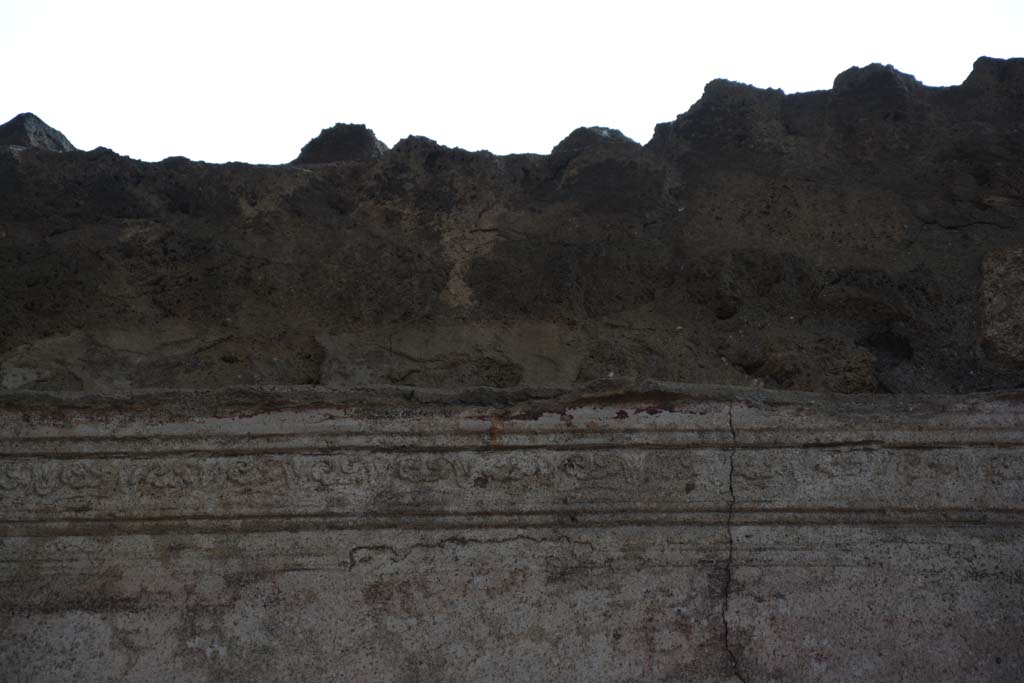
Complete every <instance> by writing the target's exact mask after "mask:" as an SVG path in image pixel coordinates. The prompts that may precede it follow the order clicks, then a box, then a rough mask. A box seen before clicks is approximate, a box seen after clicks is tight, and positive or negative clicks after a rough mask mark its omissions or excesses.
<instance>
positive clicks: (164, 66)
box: [0, 0, 1024, 163]
mask: <svg viewBox="0 0 1024 683" xmlns="http://www.w3.org/2000/svg"><path fill="white" fill-rule="evenodd" d="M981 55H988V56H993V57H1011V56H1024V0H972V1H967V0H962V1H959V2H946V1H943V0H931V1H929V2H917V1H910V2H902V1H900V0H887V1H884V2H878V1H876V0H856V1H852V2H850V1H848V2H841V3H840V2H829V1H827V0H817V1H815V2H803V1H800V2H792V1H782V0H776V1H769V0H764V1H761V2H754V1H748V2H739V1H725V0H720V1H714V0H702V1H701V2H650V1H646V0H630V1H628V2H618V3H611V2H599V1H596V0H591V1H590V2H575V1H572V2H559V1H558V0H545V1H543V2H534V1H532V0H516V1H507V2H486V1H484V0H477V1H476V2H447V1H444V0H434V1H430V0H423V1H421V2H393V1H388V0H364V1H363V2H312V1H307V0H287V1H277V2H262V1H260V0H248V1H246V2H233V1H218V0H202V1H200V2H194V1H192V0H175V1H173V2H165V1H153V0H125V1H119V0H72V1H63V2H62V1H59V0H0V64H3V75H2V79H3V85H2V87H0V122H3V121H6V120H7V119H9V118H10V117H12V116H14V115H16V114H18V113H20V112H22V111H32V112H35V113H36V114H38V115H39V116H40V117H42V118H43V119H44V120H45V121H47V122H48V123H50V124H51V125H53V126H55V127H56V128H59V129H60V130H61V131H62V132H64V134H65V135H67V136H68V138H69V139H70V140H71V142H72V143H74V144H75V145H76V146H77V147H79V148H82V149H91V148H93V147H97V146H104V147H109V148H111V149H113V150H115V151H116V152H119V153H121V154H127V155H129V156H131V157H135V158H138V159H144V160H153V161H155V160H159V159H163V158H165V157H168V156H175V155H180V156H187V157H189V158H192V159H199V160H204V161H211V162H221V161H231V160H236V161H247V162H252V163H283V162H287V161H290V160H292V159H293V158H295V156H296V155H297V154H298V151H299V149H300V148H301V147H302V145H303V144H305V143H306V142H307V141H308V140H309V139H310V138H312V137H313V136H315V135H316V134H317V133H318V132H319V131H320V129H322V128H325V127H327V126H329V125H332V124H334V123H335V122H352V123H365V124H366V125H368V126H369V127H370V128H372V129H373V130H374V131H375V132H376V133H377V136H378V137H379V138H380V139H381V140H383V141H384V142H385V143H387V144H388V145H394V143H395V142H397V141H398V140H399V139H401V138H403V137H405V136H407V135H411V134H416V135H425V136H427V137H430V138H433V139H435V140H437V141H438V142H441V143H442V144H445V145H449V146H452V147H456V146H457V147H463V148H465V149H470V150H476V149H489V150H491V151H493V152H496V153H510V152H547V151H549V150H550V149H551V147H552V146H554V145H555V144H556V143H557V142H558V141H559V140H561V139H562V138H563V137H565V136H566V135H567V134H568V133H569V132H570V131H572V130H573V129H574V128H576V127H578V126H581V125H602V126H609V127H612V128H619V129H621V130H622V131H623V132H624V133H626V134H627V135H629V136H630V137H632V138H634V139H635V140H637V141H639V142H646V141H647V140H649V139H650V137H651V134H652V133H653V130H654V124H656V123H658V122H661V121H670V120H672V119H674V118H675V117H676V115H677V114H679V113H681V112H683V111H685V110H686V109H688V108H689V107H690V105H691V104H693V102H694V101H695V100H697V99H698V98H699V97H700V94H701V92H702V90H703V87H704V84H705V83H706V82H707V81H709V80H711V79H713V78H717V77H724V78H729V79H731V80H737V81H742V82H746V83H752V84H754V85H757V86H761V87H775V88H782V89H783V90H785V91H786V92H799V91H805V90H820V89H824V88H828V87H831V84H832V80H833V79H834V77H835V76H836V74H838V73H839V72H841V71H843V70H845V69H846V68H848V67H850V66H855V65H856V66H863V65H865V64H868V63H871V62H882V63H888V64H893V65H894V66H896V68H898V69H900V70H901V71H905V72H908V73H911V74H914V75H915V76H917V78H918V79H920V80H921V81H923V82H924V83H926V84H928V85H952V84H958V83H960V82H962V81H963V79H964V78H965V77H966V76H967V74H968V73H969V72H970V70H971V65H972V63H973V62H974V60H975V58H977V57H979V56H981Z"/></svg>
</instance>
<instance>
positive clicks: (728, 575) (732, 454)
mask: <svg viewBox="0 0 1024 683" xmlns="http://www.w3.org/2000/svg"><path fill="white" fill-rule="evenodd" d="M732 407H733V404H732V403H730V404H729V432H730V433H731V434H732V446H731V448H729V513H728V517H727V518H726V522H725V528H726V532H727V533H728V534H729V554H728V556H727V557H726V561H725V581H724V582H723V583H724V588H723V590H722V630H723V637H724V640H725V651H726V653H728V655H729V660H730V661H731V662H732V673H733V676H735V677H736V678H737V679H738V680H740V681H742V683H746V680H745V679H744V678H743V676H742V675H740V663H739V660H738V659H737V658H736V653H735V652H734V651H733V649H732V641H731V640H730V637H729V636H730V633H729V598H730V596H731V593H732V559H733V546H734V539H733V527H732V519H733V513H734V512H735V510H736V490H735V489H734V488H733V478H734V474H735V471H736V427H735V425H734V424H733V421H732Z"/></svg>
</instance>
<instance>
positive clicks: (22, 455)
mask: <svg viewBox="0 0 1024 683" xmlns="http://www.w3.org/2000/svg"><path fill="white" fill-rule="evenodd" d="M1021 447H1024V441H1021V442H1015V441H1014V442H1011V441H1007V442H992V441H990V442H945V443H921V442H914V443H871V444H868V443H866V442H860V441H850V442H842V441H836V442H827V443H805V442H799V443H781V442H780V443H770V444H753V443H748V444H744V443H737V444H733V443H731V442H727V441H723V442H720V443H719V442H715V443H680V444H666V443H583V444H539V445H538V444H494V445H486V446H480V445H464V446H463V445H451V446H436V447H435V446H387V445H353V444H343V445H341V444H339V445H336V446H320V447H302V446H295V447H288V446H283V447H270V446H268V447H267V448H261V449H231V448H223V449H221V448H205V449H204V448H200V449H194V448H182V449H167V450H146V451H141V452H137V453H136V452H126V451H62V452H36V451H0V459H12V460H13V459H25V460H29V459H50V460H81V459H88V458H105V459H111V460H113V459H129V458H136V459H144V458H160V457H181V456H196V457H210V456H213V457H227V458H230V457H247V456H249V457H251V456H268V455H269V456H272V455H291V454H309V455H330V454H337V453H343V452H358V453H365V452H379V453H383V454H387V453H395V454H401V455H404V454H411V453H467V452H468V453H485V452H514V451H538V450H544V451H560V452H561V451H592V450H616V449H622V448H629V449H639V450H647V451H659V450H676V451H678V450H719V451H730V452H731V451H733V450H736V451H765V450H782V449H789V450H803V451H807V450H816V449H829V448H852V449H858V448H859V449H863V450H869V451H886V450H892V451H905V450H936V451H938V450H956V449H996V448H1021ZM1020 455H1021V456H1022V457H1024V453H1021V454H1020Z"/></svg>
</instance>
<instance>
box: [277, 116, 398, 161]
mask: <svg viewBox="0 0 1024 683" xmlns="http://www.w3.org/2000/svg"><path fill="white" fill-rule="evenodd" d="M387 151H388V147H387V145H385V144H384V143H383V142H381V141H380V140H378V139H377V136H376V135H374V134H373V131H372V130H370V129H369V128H367V127H366V126H364V125H363V124H361V123H360V124H356V123H336V124H334V125H333V126H331V127H330V128H324V129H323V130H322V131H320V135H317V136H316V137H315V138H313V139H312V140H310V141H309V142H308V143H306V146H305V147H303V148H302V151H301V152H300V153H299V158H298V159H296V160H295V161H293V162H292V163H295V164H327V163H331V162H333V161H369V160H372V159H379V158H381V157H382V156H384V154H385V153H386V152H387Z"/></svg>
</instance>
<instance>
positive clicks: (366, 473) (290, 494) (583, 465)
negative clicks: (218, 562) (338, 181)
mask: <svg viewBox="0 0 1024 683" xmlns="http://www.w3.org/2000/svg"><path fill="white" fill-rule="evenodd" d="M726 457H727V456H726V455H725V454H723V453H720V452H717V451H701V452H695V451H688V452H685V453H683V452H678V451H676V452H667V451H646V452H645V451H631V452H626V453H623V452H611V451H589V450H588V451H556V450H544V449H531V450H523V451H515V452H504V453H495V452H477V451H465V452H453V453H412V454H410V453H388V452H348V453H329V454H258V455H234V456H223V455H220V456H218V455H211V454H200V453H197V454H176V455H174V456H158V457H134V458H133V457H112V456H108V457H104V458H93V459H73V460H67V459H60V460H58V459H52V458H51V459H45V458H38V457H32V458H7V459H6V461H2V462H0V510H3V511H5V512H16V511H41V510H45V511H51V510H60V509H62V510H64V511H68V510H86V511H108V512H118V513H120V512H127V511H131V512H133V513H136V512H138V511H139V510H145V509H160V510H166V509H174V510H179V511H182V512H187V511H188V510H189V509H193V510H194V509H199V508H203V507H206V506H209V505H210V504H213V505H214V506H215V507H216V508H218V509H224V508H225V507H227V508H228V509H231V510H235V511H237V510H238V509H239V508H241V509H259V510H265V509H267V508H279V509H296V508H300V509H308V508H313V509H318V510H324V509H328V510H345V509H351V510H352V511H365V510H372V509H374V508H387V507H389V506H399V507H401V508H402V509H407V508H409V507H410V506H411V507H422V508H433V507H437V506H438V505H442V506H443V507H445V508H451V507H452V506H455V507H459V506H465V507H468V508H470V509H480V507H481V505H487V506H489V505H491V504H498V505H503V506H504V507H505V508H508V509H516V508H521V507H524V506H529V505H530V504H538V505H539V504H545V505H547V506H549V507H550V506H551V505H557V504H563V503H569V502H576V503H578V502H580V501H592V502H598V503H601V502H605V503H615V502H620V503H636V502H637V501H643V500H649V499H651V498H653V499H662V500H664V499H665V498H666V497H667V498H669V499H672V498H675V499H679V498H680V497H683V498H687V497H689V499H690V501H691V502H692V499H693V495H692V494H693V492H694V489H695V488H696V482H698V481H704V482H707V481H714V480H715V479H716V478H717V477H716V474H717V473H720V472H724V471H725V467H726ZM705 486H706V484H705ZM455 491H460V493H459V495H457V496H451V495H448V494H450V493H453V492H455ZM442 496H443V498H442Z"/></svg>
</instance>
